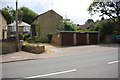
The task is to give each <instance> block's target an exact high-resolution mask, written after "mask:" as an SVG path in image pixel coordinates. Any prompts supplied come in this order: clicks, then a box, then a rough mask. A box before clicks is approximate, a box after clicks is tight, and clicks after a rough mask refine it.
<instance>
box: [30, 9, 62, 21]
mask: <svg viewBox="0 0 120 80" xmlns="http://www.w3.org/2000/svg"><path fill="white" fill-rule="evenodd" d="M48 12H52V13H56V12H55V11H54V10H52V9H51V10H48V11H47V12H45V13H42V14H40V15H38V16H37V17H36V18H35V19H34V20H36V19H37V18H38V17H40V16H42V15H44V14H46V13H48ZM56 14H57V15H59V14H58V13H56ZM59 16H60V17H62V16H61V15H59ZM34 20H33V21H32V22H34Z"/></svg>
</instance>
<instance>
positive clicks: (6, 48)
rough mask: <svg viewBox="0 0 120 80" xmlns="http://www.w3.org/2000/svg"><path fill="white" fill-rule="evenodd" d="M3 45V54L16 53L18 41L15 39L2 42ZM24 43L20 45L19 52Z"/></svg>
mask: <svg viewBox="0 0 120 80" xmlns="http://www.w3.org/2000/svg"><path fill="white" fill-rule="evenodd" d="M0 44H1V45H2V54H7V53H13V52H16V40H15V39H6V40H2V41H1V42H0ZM21 46H22V43H21V42H20V44H19V51H20V50H21Z"/></svg>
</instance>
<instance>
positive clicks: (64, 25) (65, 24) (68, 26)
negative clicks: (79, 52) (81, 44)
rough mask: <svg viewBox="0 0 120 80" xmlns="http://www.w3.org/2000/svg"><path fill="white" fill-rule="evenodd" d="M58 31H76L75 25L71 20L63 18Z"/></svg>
mask: <svg viewBox="0 0 120 80" xmlns="http://www.w3.org/2000/svg"><path fill="white" fill-rule="evenodd" d="M60 27H61V28H60V29H59V30H60V31H76V30H77V25H75V24H73V22H72V21H70V20H68V19H64V20H63V21H62V22H61V24H60Z"/></svg>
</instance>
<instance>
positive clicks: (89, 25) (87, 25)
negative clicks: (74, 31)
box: [78, 22, 95, 29]
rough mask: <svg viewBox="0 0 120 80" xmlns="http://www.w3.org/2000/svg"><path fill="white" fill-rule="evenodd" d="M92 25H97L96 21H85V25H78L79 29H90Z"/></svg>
mask: <svg viewBox="0 0 120 80" xmlns="http://www.w3.org/2000/svg"><path fill="white" fill-rule="evenodd" d="M92 25H95V23H94V22H90V23H85V24H84V25H78V27H79V29H89V28H90V27H91V26H92Z"/></svg>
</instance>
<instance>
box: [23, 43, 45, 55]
mask: <svg viewBox="0 0 120 80" xmlns="http://www.w3.org/2000/svg"><path fill="white" fill-rule="evenodd" d="M22 50H23V51H26V52H31V53H36V54H40V53H42V52H45V47H44V46H40V45H30V44H29V45H23V46H22Z"/></svg>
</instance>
